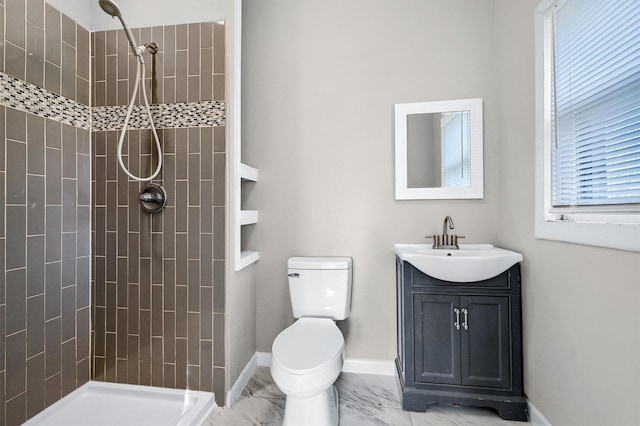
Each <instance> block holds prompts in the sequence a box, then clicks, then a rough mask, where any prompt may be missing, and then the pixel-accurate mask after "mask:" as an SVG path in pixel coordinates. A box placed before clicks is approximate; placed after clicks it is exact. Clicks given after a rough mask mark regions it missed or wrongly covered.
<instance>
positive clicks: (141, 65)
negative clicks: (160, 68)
mask: <svg viewBox="0 0 640 426" xmlns="http://www.w3.org/2000/svg"><path fill="white" fill-rule="evenodd" d="M137 59H138V66H137V67H136V82H135V84H134V86H133V94H132V95H131V102H129V108H128V109H127V115H126V117H125V119H124V124H123V125H122V133H120V139H119V140H118V163H119V164H120V167H121V168H122V170H123V171H124V172H125V173H126V174H127V175H128V176H129V177H130V178H131V179H134V180H137V181H141V182H147V181H150V180H152V179H155V178H156V176H158V174H159V173H160V169H161V168H162V148H161V147H160V141H159V139H158V132H157V131H156V127H155V126H154V124H153V117H152V116H151V108H150V107H149V101H148V100H147V89H146V88H145V84H144V81H143V82H142V97H143V99H144V104H145V107H146V110H147V115H148V116H149V121H150V122H151V130H152V133H153V138H154V140H155V143H156V151H157V153H158V165H157V167H156V170H155V171H154V172H153V173H152V174H151V176H148V177H139V176H136V175H134V174H133V173H131V172H130V171H129V170H128V169H127V167H126V166H125V164H124V161H123V160H122V146H123V145H124V137H125V135H126V133H127V126H128V125H129V120H130V119H131V111H132V110H133V103H134V102H135V99H136V96H138V89H139V86H140V80H141V79H144V74H145V66H144V60H143V59H142V56H138V57H137Z"/></svg>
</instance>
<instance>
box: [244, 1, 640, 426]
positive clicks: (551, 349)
mask: <svg viewBox="0 0 640 426" xmlns="http://www.w3.org/2000/svg"><path fill="white" fill-rule="evenodd" d="M537 3H538V1H537V0H535V1H532V0H517V1H514V0H495V1H492V0H483V1H479V0H438V1H436V0H430V1H409V0H406V1H400V2H398V1H390V0H389V1H384V0H377V1H365V0H359V1H355V0H354V1H350V2H339V1H335V0H334V1H329V2H322V3H318V2H312V1H309V0H307V1H297V2H295V3H294V2H287V1H285V0H278V1H276V0H272V1H269V2H261V1H258V0H245V2H244V33H243V37H244V39H243V43H244V44H243V49H244V61H243V70H244V71H243V74H244V78H243V93H244V95H245V96H244V98H243V123H244V125H243V132H244V133H243V134H244V137H243V143H244V145H245V148H246V150H245V152H244V153H243V159H245V161H247V162H248V163H249V164H251V165H254V166H256V167H258V168H259V170H260V182H259V184H258V185H256V188H255V191H254V192H253V194H252V197H254V201H255V203H256V204H257V206H258V208H259V210H260V224H259V226H257V227H256V230H255V232H254V234H253V235H252V237H251V238H252V239H253V240H254V241H252V243H253V244H254V245H255V246H256V247H259V248H260V256H261V259H260V262H259V264H258V282H257V283H256V293H257V297H256V298H257V300H258V303H257V307H256V309H257V314H256V315H257V318H256V321H257V349H258V350H259V351H266V352H269V351H270V350H271V344H272V341H273V339H274V338H275V336H276V335H277V334H278V332H279V331H281V330H282V329H284V328H285V327H287V326H288V325H289V324H290V323H291V322H292V321H293V318H292V315H291V308H290V305H289V295H288V289H287V284H286V274H285V268H286V259H287V258H288V257H289V256H292V255H350V256H353V258H354V287H353V304H352V314H351V316H350V318H349V319H348V320H346V321H344V322H342V323H341V324H340V326H341V328H342V329H343V331H344V332H345V336H346V348H347V349H346V351H347V353H346V355H347V357H348V358H368V359H388V360H390V359H392V358H393V357H394V354H395V318H394V313H395V291H394V288H393V284H394V274H393V253H392V245H393V243H394V242H423V241H424V239H423V236H424V235H427V234H431V233H434V232H438V231H439V230H440V229H441V224H442V219H443V218H444V216H445V215H447V214H449V215H451V216H452V217H453V218H454V219H455V222H456V230H457V231H458V232H459V233H460V234H462V235H466V236H467V240H466V241H465V242H469V243H473V242H489V243H495V244H498V245H501V246H503V247H506V248H510V249H514V250H517V251H520V252H522V253H523V254H524V257H525V262H524V264H523V273H524V300H523V306H524V336H525V368H526V373H525V387H526V392H527V395H528V396H529V398H530V400H531V401H532V402H533V404H534V405H535V406H536V407H537V408H539V409H540V410H541V411H542V413H543V414H544V415H546V416H547V418H548V419H549V420H550V421H551V422H552V423H553V424H556V425H600V424H619V425H632V424H638V423H640V418H639V417H638V416H639V414H638V410H637V401H638V400H639V399H640V385H639V384H638V383H639V382H640V370H639V367H638V363H637V359H639V358H640V337H639V336H640V319H639V317H638V315H637V312H638V308H639V306H638V304H639V301H640V287H639V286H638V277H639V276H640V266H638V265H640V262H639V260H640V259H639V256H638V254H637V253H630V252H621V251H616V250H606V249H598V248H592V247H586V246H579V245H572V244H564V243H557V242H548V241H541V240H536V239H535V238H534V226H533V208H534V160H533V158H534V155H533V154H534V133H533V131H534V111H533V102H534V100H533V94H534V88H533V9H534V7H535V6H536V5H537ZM434 40H438V41H441V40H446V41H447V42H448V43H441V42H438V43H435V42H434ZM416 52H420V54H419V55H416ZM467 97H482V98H484V142H485V149H484V155H485V160H484V166H485V198H484V200H480V201H410V202H397V201H395V200H394V195H393V173H394V171H393V127H392V126H393V124H392V123H393V115H392V107H393V104H394V103H399V102H414V101H427V100H440V99H458V98H467Z"/></svg>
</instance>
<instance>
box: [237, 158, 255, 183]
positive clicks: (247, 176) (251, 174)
mask: <svg viewBox="0 0 640 426" xmlns="http://www.w3.org/2000/svg"><path fill="white" fill-rule="evenodd" d="M240 179H241V180H242V181H243V182H255V181H257V180H258V170H257V169H254V168H253V167H251V166H247V165H246V164H242V163H240Z"/></svg>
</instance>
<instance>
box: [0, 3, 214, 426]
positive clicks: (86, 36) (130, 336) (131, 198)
mask: <svg viewBox="0 0 640 426" xmlns="http://www.w3.org/2000/svg"><path fill="white" fill-rule="evenodd" d="M96 7H97V6H96ZM5 22H6V25H5V24H4V23H5ZM133 32H134V34H135V36H136V38H137V39H138V40H139V41H140V43H148V42H151V41H154V42H156V43H157V44H158V45H159V49H160V51H159V52H158V53H157V54H156V55H153V56H149V55H147V56H146V58H145V59H146V63H147V74H146V76H145V82H146V84H147V87H148V93H149V95H150V101H151V102H152V104H153V105H152V111H153V114H154V122H155V123H156V126H158V128H159V129H158V133H159V136H160V139H161V143H162V146H163V149H164V151H165V154H164V161H165V163H164V167H163V171H162V174H161V175H160V176H159V178H158V179H156V180H154V183H159V184H161V185H163V186H164V187H165V189H166V190H167V192H168V203H167V207H166V208H165V210H164V211H163V212H161V213H159V214H156V215H149V214H148V213H144V212H142V211H141V210H140V208H139V207H138V203H137V197H138V192H139V190H140V189H141V188H142V186H144V183H138V182H134V181H129V180H128V179H126V178H125V175H124V173H123V172H122V171H120V169H119V167H118V165H117V159H116V157H115V155H116V144H117V140H118V137H119V133H120V126H121V123H122V121H123V116H124V113H125V111H126V110H125V108H126V104H127V103H128V100H129V99H128V98H129V96H130V91H131V90H132V86H133V79H134V76H135V62H134V59H133V56H132V55H130V54H129V52H130V51H129V46H128V43H127V41H126V38H125V37H124V36H123V32H122V31H102V32H94V33H91V32H89V31H88V30H87V29H85V28H83V27H82V26H81V25H79V24H77V23H76V22H74V21H73V20H72V19H70V18H69V17H67V16H66V15H64V14H63V13H61V12H59V11H58V10H56V9H55V8H54V7H52V6H50V5H49V4H45V2H44V0H27V1H25V0H0V34H2V39H1V41H2V43H0V86H1V92H0V192H2V196H1V197H0V200H1V202H2V204H1V205H0V225H1V226H0V264H1V265H2V272H1V273H0V345H1V346H0V424H3V425H7V426H9V425H16V424H21V423H22V422H24V421H25V420H26V419H28V418H30V417H32V416H34V415H35V414H37V413H38V412H40V411H42V410H43V409H44V408H45V407H47V406H49V405H51V404H52V403H54V402H56V401H57V400H59V399H60V398H62V397H64V396H65V395H67V394H69V393H70V392H72V391H73V390H74V389H76V388H78V387H79V386H81V385H83V384H84V383H86V382H87V381H88V380H90V379H93V380H104V381H109V382H117V383H129V384H142V385H153V386H162V387H168V388H189V389H194V390H204V391H214V392H215V393H216V398H217V400H218V401H217V402H218V404H219V405H222V404H223V403H224V393H225V355H224V354H225V351H224V325H225V267H226V264H225V263H226V260H225V213H226V206H225V199H226V196H225V195H226V194H225V191H226V189H225V186H226V180H225V175H226V165H225V164H226V153H225V149H226V148H225V145H226V144H225V138H226V135H225V68H226V65H225V53H224V44H225V40H224V38H225V28H224V23H221V22H203V23H195V24H184V25H175V26H163V27H152V28H142V29H133ZM138 101H139V99H138ZM136 111H139V109H136V110H134V115H135V114H136ZM132 122H133V128H132V129H131V130H129V131H128V132H127V138H126V141H125V148H124V152H125V156H124V161H125V163H127V164H128V166H129V167H130V168H131V169H132V171H133V172H134V173H135V172H139V173H141V174H146V173H148V172H149V171H150V168H151V164H152V163H153V164H154V165H155V161H156V160H157V157H156V155H155V152H153V149H152V146H151V139H150V138H151V132H150V130H149V123H148V122H146V121H145V120H143V119H142V120H141V119H134V120H132Z"/></svg>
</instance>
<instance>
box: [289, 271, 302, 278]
mask: <svg viewBox="0 0 640 426" xmlns="http://www.w3.org/2000/svg"><path fill="white" fill-rule="evenodd" d="M289 276H290V277H291V278H300V274H299V273H297V272H292V273H290V274H289Z"/></svg>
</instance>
